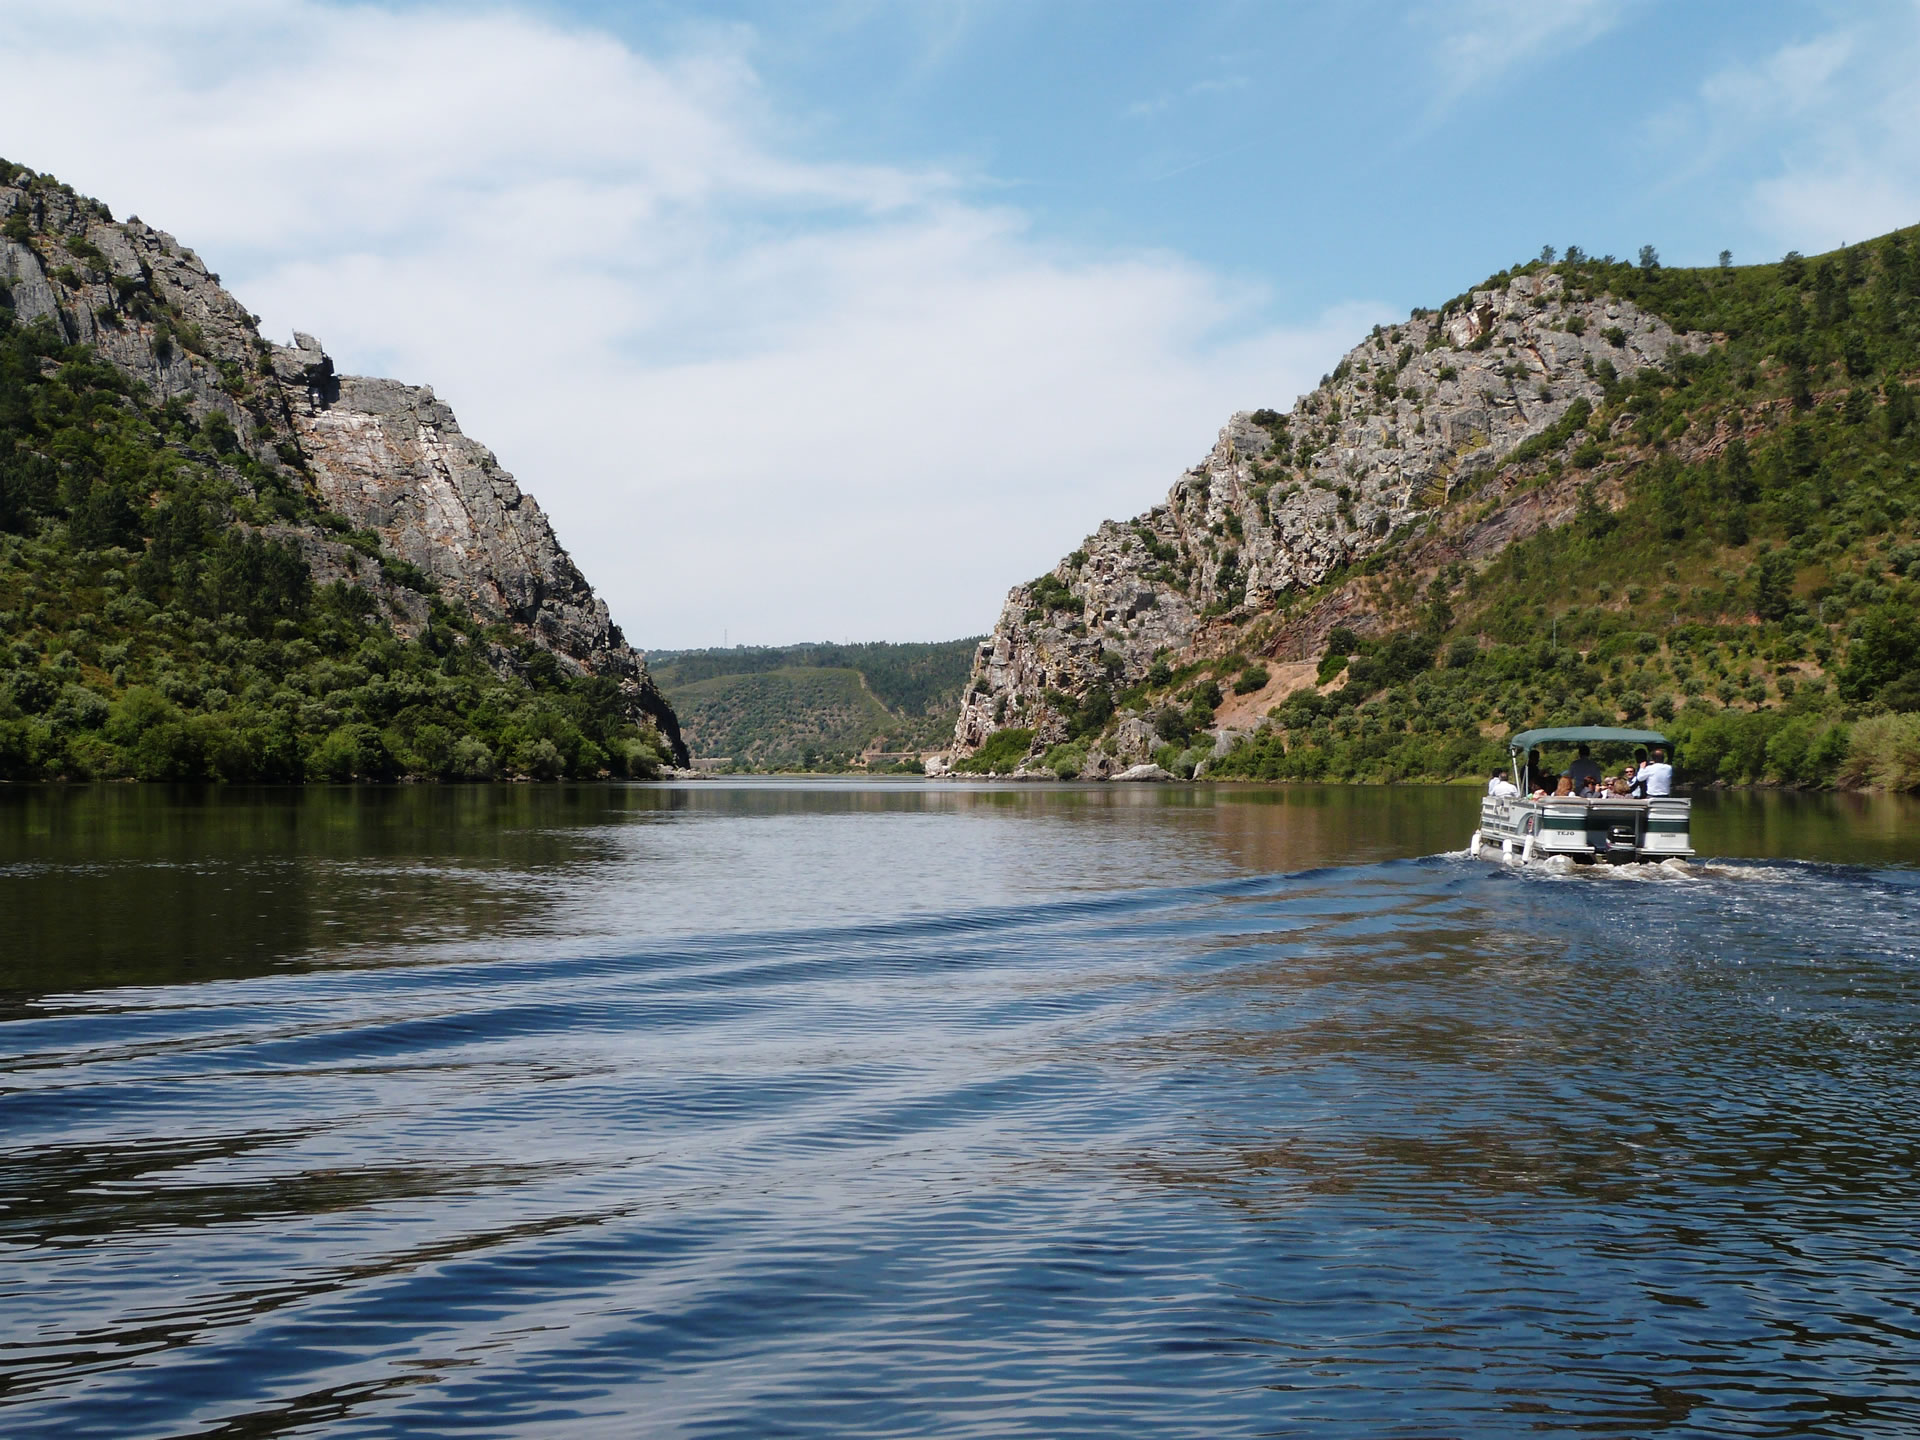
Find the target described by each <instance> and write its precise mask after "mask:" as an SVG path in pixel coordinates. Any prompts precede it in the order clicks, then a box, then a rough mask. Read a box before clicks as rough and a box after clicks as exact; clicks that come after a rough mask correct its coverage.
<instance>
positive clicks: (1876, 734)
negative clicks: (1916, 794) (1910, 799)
mask: <svg viewBox="0 0 1920 1440" xmlns="http://www.w3.org/2000/svg"><path fill="white" fill-rule="evenodd" d="M1840 773H1841V780H1842V782H1843V783H1845V784H1847V785H1851V786H1856V787H1866V786H1872V787H1873V788H1874V789H1877V790H1920V714H1914V713H1909V714H1904V715H1872V716H1869V717H1868V718H1867V719H1865V720H1862V721H1860V722H1859V723H1857V724H1856V725H1855V726H1854V727H1853V731H1852V734H1851V736H1850V737H1849V740H1848V744H1847V758H1846V762H1845V764H1844V765H1843V766H1842V767H1841V772H1840Z"/></svg>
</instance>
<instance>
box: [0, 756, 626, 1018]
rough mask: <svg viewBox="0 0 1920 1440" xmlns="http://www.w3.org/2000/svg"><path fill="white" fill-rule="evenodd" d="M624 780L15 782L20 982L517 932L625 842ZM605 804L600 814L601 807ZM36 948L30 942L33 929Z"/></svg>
mask: <svg viewBox="0 0 1920 1440" xmlns="http://www.w3.org/2000/svg"><path fill="white" fill-rule="evenodd" d="M626 793H631V792H623V791H621V790H616V789H610V788H605V787H554V786H525V785H521V786H508V785H497V786H492V785H489V786H393V787H374V786H341V787H309V788H305V789H298V790H295V789H288V790H255V789H240V788H235V789H209V790H204V791H194V790H176V789H172V788H170V787H162V786H89V787H70V788H69V787H44V788H41V787H36V788H33V789H30V790H22V791H15V792H11V793H7V794H5V795H4V796H0V908H3V909H5V910H6V911H7V913H8V916H9V920H8V926H9V929H10V931H11V936H10V943H9V947H8V954H7V955H6V956H5V957H4V959H0V991H5V992H13V993H14V994H16V995H18V994H20V993H22V992H25V993H40V992H46V991H49V990H63V989H77V988H85V987H91V986H99V985H111V984H164V983H170V982H178V981H191V980H202V979H214V978H220V977H232V976H241V975H251V974H260V973H264V972H267V971H270V970H276V969H282V968H287V967H289V966H291V967H293V968H302V969H304V968H307V967H308V966H310V965H313V964H316V963H327V962H329V961H333V960H338V959H340V958H344V957H346V956H348V955H350V954H351V953H352V952H355V951H357V950H361V949H363V948H365V947H368V946H380V945H386V944H395V943H417V942H419V941H421V940H427V939H435V938H458V937H461V936H477V935H482V934H487V933H494V932H507V933H511V932H512V931H514V930H515V929H517V928H520V927H521V926H523V925H524V923H525V922H526V921H527V919H528V917H529V916H530V915H531V914H532V913H534V912H536V911H538V910H539V909H540V908H541V907H542V906H543V905H544V903H545V901H544V897H543V894H542V885H541V880H542V877H543V875H544V874H549V873H551V872H552V871H554V870H555V869H557V868H560V867H564V866H567V865H569V864H573V863H577V862H581V861H586V860H591V859H593V858H596V857H598V856H601V855H604V854H605V853H606V846H605V843H604V840H603V839H602V838H600V834H599V832H598V831H597V829H596V828H595V826H594V825H591V824H583V823H582V822H583V821H584V820H588V819H589V818H590V819H591V820H592V821H594V822H597V821H599V820H600V819H602V818H603V816H604V812H605V810H606V809H607V807H608V803H609V801H617V799H618V797H620V796H621V795H623V794H626ZM583 811H585V812H588V813H587V814H583V813H582V812H583ZM16 942H17V943H16Z"/></svg>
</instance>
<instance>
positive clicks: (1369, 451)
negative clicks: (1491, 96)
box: [954, 273, 1706, 760]
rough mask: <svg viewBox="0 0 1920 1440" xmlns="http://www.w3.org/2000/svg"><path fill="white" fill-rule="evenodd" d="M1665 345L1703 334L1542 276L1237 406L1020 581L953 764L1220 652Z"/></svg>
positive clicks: (1376, 341) (1405, 329) (1132, 751)
mask: <svg viewBox="0 0 1920 1440" xmlns="http://www.w3.org/2000/svg"><path fill="white" fill-rule="evenodd" d="M1676 346H1678V347H1680V348H1682V349H1686V350H1696V351H1697V350H1702V349H1704V348H1705V347H1706V339H1705V337H1703V336H1698V335H1691V336H1682V335H1678V334H1676V333H1675V332H1674V331H1673V330H1672V329H1671V328H1670V327H1669V326H1668V325H1667V324H1666V323H1665V322H1664V321H1662V320H1660V319H1659V318H1657V317H1656V316H1653V315H1650V314H1647V313H1645V312H1642V311H1640V310H1638V309H1636V308H1635V307H1634V306H1632V305H1630V304H1627V303H1625V302H1622V301H1619V300H1617V299H1614V298H1612V297H1610V296H1606V295H1599V296H1591V297H1590V296H1585V295H1573V294H1570V293H1569V292H1568V291H1567V289H1566V287H1565V285H1564V283H1563V278H1562V277H1561V276H1560V275H1558V274H1553V273H1548V274H1544V275H1518V276H1515V277H1514V278H1513V279H1512V280H1510V281H1509V282H1508V283H1507V284H1506V285H1505V286H1504V287H1502V288H1500V289H1497V290H1483V291H1476V292H1474V293H1473V294H1472V295H1471V296H1469V297H1468V298H1467V300H1466V302H1465V303H1464V305H1462V306H1460V307H1459V308H1457V309H1454V310H1452V311H1450V312H1441V313H1437V314H1436V313H1431V312H1428V313H1423V314H1421V315H1418V316H1416V317H1415V318H1414V319H1412V320H1409V321H1408V322H1407V323H1405V324H1403V325H1397V326H1392V327H1380V328H1377V329H1376V331H1375V332H1374V334H1372V335H1370V336H1369V337H1368V338H1367V339H1366V340H1364V341H1362V342H1361V343H1360V344H1359V345H1358V346H1356V347H1355V348H1354V349H1353V350H1351V351H1349V352H1348V354H1347V356H1346V358H1345V360H1344V361H1342V363H1341V364H1340V365H1339V366H1338V367H1337V368H1336V369H1335V371H1334V373H1333V375H1331V376H1330V377H1328V379H1327V380H1326V381H1324V382H1323V383H1322V384H1321V385H1320V386H1319V387H1318V388H1317V389H1315V390H1313V391H1312V392H1311V393H1309V394H1307V395H1305V396H1303V397H1302V398H1301V399H1300V400H1299V401H1298V402H1297V403H1296V404H1295V405H1294V407H1293V409H1292V411H1291V412H1290V413H1289V414H1287V415H1285V416H1277V415H1274V414H1272V413H1271V412H1258V413H1259V414H1260V417H1261V421H1263V422H1264V423H1256V421H1255V419H1254V416H1253V415H1252V414H1247V413H1241V414H1237V415H1234V416H1233V417H1232V418H1231V419H1230V420H1228V422H1227V424H1226V425H1225V427H1224V428H1222V430H1221V431H1220V436H1219V439H1218V441H1217V442H1216V443H1215V444H1214V447H1213V449H1212V450H1211V451H1210V452H1209V453H1208V455H1207V456H1206V458H1205V459H1203V460H1202V461H1201V462H1200V463H1199V464H1197V465H1195V466H1193V467H1192V468H1191V469H1189V470H1188V471H1187V472H1186V473H1185V474H1184V475H1182V476H1181V477H1180V478H1179V479H1178V480H1177V481H1176V482H1175V483H1174V485H1173V488H1172V489H1171V490H1169V491H1168V492H1167V498H1166V500H1165V502H1164V503H1163V504H1160V505H1156V506H1154V507H1153V508H1152V509H1151V510H1148V511H1147V512H1145V513H1144V514H1141V515H1138V516H1136V517H1134V518H1133V519H1132V520H1130V521H1126V522H1118V521H1112V520H1109V521H1106V522H1104V523H1102V524H1101V526H1100V527H1099V529H1097V530H1096V531H1094V533H1093V534H1091V535H1089V536H1088V537H1087V538H1086V540H1085V541H1084V542H1083V543H1082V544H1081V546H1080V548H1079V549H1078V550H1076V551H1074V553H1073V554H1072V555H1070V556H1068V557H1067V558H1066V559H1064V560H1062V561H1061V562H1060V563H1059V564H1058V565H1056V566H1055V567H1054V568H1053V570H1052V571H1051V572H1049V573H1048V574H1047V575H1045V576H1042V577H1040V579H1038V580H1036V581H1033V582H1030V583H1028V584H1025V585H1017V586H1015V587H1014V588H1013V590H1012V591H1011V592H1010V593H1009V594H1008V596H1007V601H1006V604H1005V606H1004V607H1003V608H1002V610H1001V612H1000V619H999V623H998V624H997V625H996V626H995V627H994V631H993V634H992V635H991V636H990V637H989V638H988V639H987V640H985V641H982V642H981V645H980V650H979V653H978V655H977V656H976V657H975V661H974V667H973V675H972V678H971V680H970V682H969V684H968V687H967V689H966V691H965V694H964V697H963V699H962V703H961V709H960V714H959V717H958V719H957V720H956V722H955V725H954V749H955V753H956V754H957V755H959V754H966V753H969V752H971V751H972V750H974V749H977V748H978V747H979V746H980V744H981V743H982V742H983V741H985V740H986V738H987V737H988V736H989V735H991V734H992V733H993V732H994V731H995V730H998V729H1002V728H1005V727H1009V726H1028V727H1031V728H1033V729H1034V731H1035V732H1036V733H1035V740H1034V748H1035V751H1036V752H1040V751H1043V750H1044V748H1045V747H1046V746H1048V745H1052V744H1055V743H1058V742H1059V741H1060V740H1063V739H1065V738H1066V736H1067V723H1068V722H1067V717H1066V715H1065V714H1063V713H1062V707H1061V706H1060V705H1059V703H1057V701H1056V700H1055V699H1052V698H1050V696H1049V692H1052V694H1053V695H1054V696H1065V697H1068V698H1069V699H1072V700H1076V701H1077V700H1079V699H1081V698H1083V697H1085V696H1086V695H1087V694H1088V693H1089V692H1090V691H1091V690H1093V689H1094V688H1095V687H1097V686H1101V685H1105V686H1107V687H1109V688H1111V689H1112V690H1114V691H1119V690H1123V689H1125V688H1126V687H1128V686H1130V685H1133V684H1136V683H1138V682H1140V681H1141V680H1143V679H1145V678H1147V676H1148V674H1149V672H1150V670H1151V667H1152V666H1153V664H1154V662H1155V659H1156V657H1158V658H1162V659H1164V660H1166V661H1167V662H1168V663H1169V664H1171V665H1174V666H1177V665H1179V664H1180V663H1181V662H1182V661H1183V659H1185V658H1188V657H1190V656H1193V655H1195V654H1198V653H1203V652H1204V653H1214V652H1218V651H1222V650H1224V649H1226V648H1228V646H1229V643H1230V642H1231V640H1232V638H1233V637H1234V636H1235V635H1236V634H1237V633H1238V631H1239V629H1240V627H1242V626H1244V625H1245V624H1247V623H1248V622H1250V621H1251V620H1254V619H1256V618H1258V617H1261V616H1264V615H1267V614H1270V613H1272V612H1273V611H1274V610H1275V609H1276V608H1277V607H1278V606H1280V605H1282V604H1284V603H1285V602H1286V601H1287V600H1288V598H1289V597H1290V596H1291V595H1292V594H1295V593H1298V592H1300V591H1304V590H1308V589H1311V588H1312V587H1314V586H1316V585H1318V584H1320V583H1321V582H1322V581H1323V580H1326V579H1327V578H1328V577H1329V576H1330V575H1332V574H1333V573H1334V572H1335V571H1336V570H1338V569H1339V568H1340V567H1342V566H1346V565H1351V564H1352V563H1354V562H1355V561H1358V560H1361V559H1364V558H1365V557H1366V556H1368V555H1369V554H1371V553H1373V552H1374V551H1376V550H1379V549H1381V548H1383V547H1385V546H1387V545H1390V544H1393V543H1395V542H1396V541H1398V540H1399V539H1401V538H1403V537H1404V536H1405V535H1407V534H1408V533H1410V532H1411V531H1412V530H1413V529H1415V528H1416V527H1418V526H1420V525H1421V524H1422V523H1423V522H1426V521H1429V520H1430V519H1432V518H1433V517H1435V516H1437V515H1438V514H1439V513H1440V512H1441V511H1443V510H1444V509H1445V507H1446V506H1447V505H1448V504H1449V502H1450V501H1452V500H1454V499H1455V498H1456V496H1458V495H1459V494H1460V493H1462V492H1463V491H1464V490H1470V489H1472V488H1473V487H1474V486H1475V485H1476V484H1477V483H1478V482H1480V481H1482V480H1484V479H1485V478H1486V477H1487V474H1488V472H1490V471H1493V470H1497V469H1498V468H1499V467H1500V466H1501V464H1502V463H1503V462H1505V461H1506V460H1507V459H1508V458H1509V457H1511V456H1512V455H1513V453H1514V451H1516V450H1517V449H1519V447H1520V446H1522V445H1523V444H1525V443H1526V442H1527V441H1528V440H1530V439H1532V438H1533V437H1535V436H1538V435H1541V434H1542V432H1545V431H1547V430H1548V429H1549V428H1550V427H1552V426H1554V425H1555V424H1556V423H1557V422H1559V421H1561V420H1562V418H1563V417H1565V416H1566V415H1567V412H1568V410H1569V409H1570V408H1571V407H1573V406H1574V405H1575V404H1577V403H1579V402H1582V401H1584V402H1585V403H1586V405H1588V406H1591V407H1596V408H1597V406H1598V403H1599V401H1600V399H1601V396H1602V392H1603V389H1604V383H1603V382H1604V376H1605V374H1606V367H1611V368H1612V371H1613V373H1615V374H1617V375H1619V376H1621V377H1626V376H1630V375H1632V374H1634V373H1635V372H1637V371H1639V370H1641V369H1643V368H1645V367H1647V366H1649V365H1655V364H1658V363H1660V362H1662V361H1664V360H1665V359H1666V358H1667V356H1668V354H1669V352H1670V351H1671V350H1673V348H1674V347H1676ZM1576 418H1577V417H1576ZM1129 726H1131V727H1132V728H1128V727H1129ZM1121 727H1122V728H1121V731H1120V732H1119V733H1120V734H1123V735H1124V736H1125V738H1124V739H1119V740H1118V745H1119V749H1117V750H1115V749H1113V746H1114V745H1115V741H1114V740H1109V741H1108V742H1107V744H1108V746H1109V750H1110V752H1111V753H1114V754H1115V755H1116V757H1117V758H1126V759H1129V760H1130V759H1132V758H1133V757H1134V756H1139V757H1140V758H1141V759H1144V758H1145V757H1146V755H1148V754H1150V753H1151V752H1152V749H1153V744H1151V743H1147V741H1148V740H1155V739H1156V737H1152V735H1151V731H1148V732H1147V735H1146V737H1145V738H1144V739H1143V737H1142V736H1141V735H1140V734H1139V733H1138V732H1139V731H1140V729H1141V728H1143V722H1141V721H1140V720H1139V719H1137V718H1132V717H1123V719H1122V721H1121Z"/></svg>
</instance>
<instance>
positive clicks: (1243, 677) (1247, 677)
mask: <svg viewBox="0 0 1920 1440" xmlns="http://www.w3.org/2000/svg"><path fill="white" fill-rule="evenodd" d="M1272 679H1273V676H1272V675H1270V674H1268V673H1267V667H1266V666H1264V665H1249V666H1248V667H1247V668H1246V669H1244V670H1242V671H1241V672H1240V673H1239V675H1237V676H1235V677H1234V681H1233V693H1234V694H1236V695H1251V694H1252V693H1253V692H1254V691H1256V690H1262V689H1265V688H1266V686H1267V684H1268V682H1269V681H1271V680H1272Z"/></svg>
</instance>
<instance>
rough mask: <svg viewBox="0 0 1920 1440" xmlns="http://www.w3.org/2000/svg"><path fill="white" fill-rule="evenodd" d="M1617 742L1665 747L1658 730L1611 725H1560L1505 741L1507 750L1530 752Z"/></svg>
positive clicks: (1521, 734) (1664, 737) (1522, 733)
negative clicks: (1540, 748)
mask: <svg viewBox="0 0 1920 1440" xmlns="http://www.w3.org/2000/svg"><path fill="white" fill-rule="evenodd" d="M1602 740H1619V741H1623V742H1624V743H1626V744H1628V745H1667V744H1669V743H1670V742H1669V741H1668V739H1667V737H1666V736H1664V735H1662V734H1661V733H1660V732H1659V731H1658V730H1617V729H1615V728H1614V727H1613V726H1611V725H1560V726H1555V727H1553V728H1551V729H1547V730H1522V731H1521V732H1520V733H1519V734H1518V735H1516V736H1514V737H1513V738H1512V739H1511V740H1509V741H1507V748H1508V749H1509V750H1531V749H1532V748H1533V747H1534V746H1536V745H1572V744H1575V743H1577V742H1580V741H1602Z"/></svg>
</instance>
